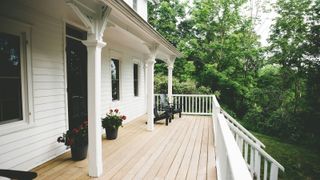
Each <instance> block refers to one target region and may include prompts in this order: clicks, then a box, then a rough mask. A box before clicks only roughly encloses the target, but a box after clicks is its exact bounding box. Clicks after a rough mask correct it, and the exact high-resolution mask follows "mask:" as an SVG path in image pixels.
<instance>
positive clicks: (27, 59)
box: [0, 17, 35, 136]
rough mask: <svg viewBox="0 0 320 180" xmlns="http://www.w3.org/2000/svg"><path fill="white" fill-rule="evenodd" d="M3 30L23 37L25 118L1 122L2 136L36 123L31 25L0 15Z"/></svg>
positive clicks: (22, 78)
mask: <svg viewBox="0 0 320 180" xmlns="http://www.w3.org/2000/svg"><path fill="white" fill-rule="evenodd" d="M0 24H2V25H3V24H5V26H1V27H0V31H1V32H5V33H8V34H13V35H18V36H19V37H20V39H21V43H20V44H21V47H20V49H21V67H22V68H21V82H22V84H21V91H22V92H21V94H22V113H23V120H21V121H17V122H8V123H4V124H0V136H2V135H6V134H10V133H13V132H16V131H21V130H23V129H27V128H30V127H32V126H34V125H35V121H34V111H33V91H32V90H33V87H32V64H31V60H32V59H31V50H30V49H31V41H30V39H31V25H29V24H26V23H23V22H19V21H15V20H11V19H8V18H3V17H0Z"/></svg>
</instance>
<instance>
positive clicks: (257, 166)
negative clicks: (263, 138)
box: [254, 150, 261, 180]
mask: <svg viewBox="0 0 320 180" xmlns="http://www.w3.org/2000/svg"><path fill="white" fill-rule="evenodd" d="M254 152H255V154H254V172H255V174H256V176H257V180H260V166H261V155H260V153H259V151H257V150H254Z"/></svg>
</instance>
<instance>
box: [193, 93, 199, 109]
mask: <svg viewBox="0 0 320 180" xmlns="http://www.w3.org/2000/svg"><path fill="white" fill-rule="evenodd" d="M194 101H195V107H194V111H193V113H196V112H198V97H197V96H194Z"/></svg>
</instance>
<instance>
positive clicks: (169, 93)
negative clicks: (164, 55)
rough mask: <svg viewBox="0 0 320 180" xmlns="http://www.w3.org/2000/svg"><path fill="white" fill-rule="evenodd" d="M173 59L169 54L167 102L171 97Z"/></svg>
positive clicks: (170, 100) (170, 101)
mask: <svg viewBox="0 0 320 180" xmlns="http://www.w3.org/2000/svg"><path fill="white" fill-rule="evenodd" d="M174 61H175V57H174V56H171V57H170V60H169V62H167V64H168V98H169V103H172V101H173V98H172V71H173V64H174Z"/></svg>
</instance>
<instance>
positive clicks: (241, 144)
mask: <svg viewBox="0 0 320 180" xmlns="http://www.w3.org/2000/svg"><path fill="white" fill-rule="evenodd" d="M243 141H244V140H243V139H242V138H241V137H240V138H239V143H238V145H239V148H240V151H241V154H243V153H242V152H243Z"/></svg>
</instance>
